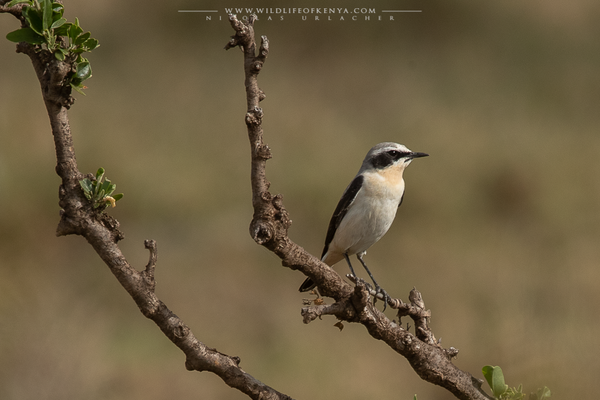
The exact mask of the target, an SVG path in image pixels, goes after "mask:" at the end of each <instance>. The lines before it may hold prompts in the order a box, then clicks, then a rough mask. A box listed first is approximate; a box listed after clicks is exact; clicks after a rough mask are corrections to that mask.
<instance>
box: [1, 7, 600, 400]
mask: <svg viewBox="0 0 600 400" xmlns="http://www.w3.org/2000/svg"><path fill="white" fill-rule="evenodd" d="M65 3H66V4H65V7H66V16H67V18H68V19H69V20H73V19H74V18H75V17H78V18H79V19H80V21H81V24H82V26H83V27H84V29H86V30H90V31H91V32H92V34H93V36H94V37H96V38H97V39H98V40H99V41H100V43H101V47H99V48H98V49H97V50H95V51H94V52H93V53H91V54H89V59H90V61H91V63H92V67H93V72H94V73H93V78H92V79H91V80H89V81H87V86H89V89H87V90H86V93H87V96H85V97H84V96H81V95H79V94H75V96H76V97H77V102H76V104H75V105H74V107H73V108H72V110H71V112H70V118H71V124H72V130H73V134H74V140H75V146H76V147H75V148H76V153H77V157H78V162H79V166H80V169H81V170H82V171H83V172H86V173H87V172H94V171H95V170H96V169H97V168H98V167H101V166H102V167H104V168H105V169H106V170H107V175H108V177H109V178H110V179H111V180H112V181H113V182H115V183H117V186H118V188H117V191H118V192H124V193H125V197H124V199H123V200H122V201H121V202H119V204H118V207H117V208H116V209H114V210H110V211H109V212H110V213H111V214H112V215H114V216H115V217H116V218H117V219H118V220H119V221H120V222H121V227H122V230H123V231H124V233H125V235H126V239H125V240H124V241H123V242H122V249H123V251H124V253H125V255H126V257H128V260H129V261H130V262H131V263H132V264H133V265H135V266H137V267H138V268H140V269H141V268H142V267H143V266H144V265H145V263H146V262H147V257H148V254H147V251H145V250H144V247H143V240H144V239H149V238H152V239H156V240H157V241H158V246H159V262H158V267H157V272H156V273H157V281H158V286H157V293H158V295H159V296H160V298H161V299H162V300H163V301H164V302H165V303H166V304H167V305H168V306H169V307H170V308H171V309H172V310H173V311H174V312H175V313H176V314H178V315H179V316H180V317H182V318H183V320H184V321H185V322H186V323H187V324H188V325H189V326H190V327H191V328H192V330H193V331H194V333H195V334H196V336H197V337H198V338H199V339H200V340H201V341H203V342H204V343H206V344H207V345H209V346H211V347H216V348H217V349H219V350H220V351H223V352H225V353H227V354H231V355H237V356H240V357H241V359H242V364H241V365H242V367H243V368H244V369H245V370H246V371H248V372H249V373H251V374H252V375H253V376H255V377H256V378H258V379H260V380H262V381H263V382H265V383H266V384H268V385H270V386H272V387H274V388H276V389H278V390H280V391H282V392H284V393H287V394H288V395H291V396H293V397H295V398H312V399H331V398H339V399H366V398H381V399H412V398H413V395H414V394H418V397H419V399H420V400H421V399H442V400H443V399H450V398H452V396H450V395H449V394H448V393H447V392H445V391H444V390H443V389H440V388H438V387H435V386H433V385H431V384H428V383H425V382H423V381H421V380H420V379H419V378H418V376H417V375H416V374H415V373H414V372H413V371H412V369H411V368H410V366H409V365H408V363H407V362H406V360H404V359H403V358H402V357H400V356H399V355H397V354H395V353H393V352H392V351H391V350H390V349H389V348H388V347H387V346H386V345H384V344H383V343H381V342H377V341H375V340H373V339H371V338H370V337H369V336H368V334H367V332H366V330H365V329H364V327H362V326H355V325H350V324H346V326H345V329H344V330H343V331H341V332H340V331H339V330H338V329H337V328H336V327H334V326H333V325H334V323H335V322H336V321H335V320H334V319H333V318H324V319H323V320H322V321H315V322H313V323H311V324H309V325H304V324H303V323H302V320H301V317H300V308H301V307H302V298H303V297H306V296H305V294H300V293H298V292H297V287H298V286H299V285H300V283H301V282H302V280H303V279H304V278H303V276H302V275H301V274H300V273H299V272H294V271H290V270H288V269H285V268H282V267H281V266H280V262H279V260H278V259H277V258H276V257H275V256H274V255H272V254H270V253H269V252H268V251H267V250H265V249H263V248H262V247H259V246H257V245H256V244H254V242H253V241H252V239H251V238H250V236H249V234H248V224H249V222H250V219H251V215H252V210H251V204H250V187H249V179H248V178H249V146H248V141H247V137H246V132H245V125H244V114H245V94H244V85H243V71H242V55H241V53H240V52H239V50H238V49H233V50H230V51H227V52H226V51H224V50H223V47H224V45H225V44H226V43H227V41H228V39H229V36H230V35H231V34H232V33H233V31H232V29H231V27H230V25H229V23H228V22H227V20H226V14H225V10H224V9H225V7H235V6H238V7H239V6H240V4H236V2H232V3H227V4H225V3H223V2H220V3H219V2H211V1H199V0H176V1H171V2H159V1H154V0H148V1H145V2H119V1H115V0H101V1H93V2H90V1H82V0H67V1H65ZM246 4H247V5H249V6H250V7H265V6H269V7H273V8H275V7H290V8H291V7H321V8H325V7H327V8H329V7H339V4H337V3H336V2H327V1H324V0H319V1H304V2H301V3H293V2H289V1H288V2H285V3H278V2H274V1H273V2H266V1H263V0H256V1H254V2H252V3H246ZM346 4H347V5H346V7H348V8H350V9H352V8H354V7H371V8H373V7H374V8H376V10H377V13H376V14H374V15H373V16H372V17H371V20H370V21H365V20H364V15H362V14H359V15H358V18H357V19H358V20H357V21H352V20H351V15H345V19H344V21H340V20H339V17H340V15H339V14H333V15H331V17H332V20H331V21H327V20H325V21H323V20H322V19H323V18H321V20H320V21H314V16H315V14H312V15H308V16H307V17H308V18H307V20H306V21H303V20H302V18H301V16H300V15H289V14H288V15H284V20H283V21H281V20H280V19H279V17H280V15H273V17H274V18H273V20H271V21H269V20H268V19H267V18H266V15H264V16H263V17H262V18H261V19H260V20H259V21H258V22H257V25H256V30H257V34H258V35H267V36H268V37H269V39H270V42H271V53H270V55H269V58H268V60H267V63H266V64H265V67H264V69H263V72H262V73H261V75H260V86H261V88H262V89H263V90H264V91H265V93H266V94H267V98H266V100H265V101H264V102H263V103H262V105H263V109H264V111H265V119H264V130H265V141H266V142H267V143H268V144H269V145H270V147H271V149H272V151H273V156H274V157H273V159H272V160H271V161H269V163H268V178H269V179H270V181H271V182H272V187H271V191H272V192H273V193H282V194H283V195H284V203H285V206H286V207H287V209H288V210H289V212H290V214H291V218H292V219H293V225H292V228H291V230H290V236H291V238H292V239H293V240H295V241H296V242H297V243H299V244H300V245H301V246H303V247H305V248H306V249H307V250H309V251H311V252H312V253H313V254H316V255H319V254H320V252H321V249H322V244H323V241H324V237H325V231H326V228H327V225H328V222H329V218H330V216H331V213H332V211H333V209H334V207H335V205H336V203H337V201H338V199H339V196H340V195H341V193H342V191H343V190H344V188H345V186H346V185H347V184H348V182H349V181H350V180H351V179H352V177H353V176H354V174H355V173H356V171H357V170H358V168H359V166H360V163H361V161H362V158H363V157H364V155H365V154H366V152H367V150H368V149H369V148H370V147H371V146H372V145H374V144H376V143H378V142H382V141H397V142H400V143H403V144H406V145H407V146H408V147H409V148H411V149H413V150H415V151H424V152H427V153H429V154H431V157H428V158H426V159H421V160H417V161H415V162H414V163H413V164H412V165H411V166H410V168H409V169H408V171H407V173H406V176H405V177H406V181H407V193H406V196H405V201H404V204H403V206H402V207H401V208H400V210H399V214H398V217H397V220H396V222H395V224H394V225H393V226H392V228H391V230H390V232H389V233H388V234H387V236H385V238H383V239H382V240H381V241H380V242H379V243H377V244H376V245H375V246H373V247H372V248H371V250H370V251H369V254H368V256H367V260H368V262H369V265H370V267H371V270H372V271H373V272H374V274H375V275H376V276H377V277H378V280H379V282H380V283H382V285H383V286H384V287H385V288H386V289H387V290H388V292H390V293H391V294H392V295H394V296H396V297H401V298H403V299H407V297H408V293H409V291H410V289H412V287H413V286H416V287H417V288H418V289H419V290H420V291H421V292H422V293H423V296H424V299H425V302H426V305H427V307H428V308H430V309H431V310H432V313H433V318H432V321H431V326H432V328H433V330H434V332H435V334H436V336H437V337H438V338H439V337H441V338H442V344H443V345H444V346H445V347H450V346H454V347H456V348H458V349H460V354H459V356H458V359H457V360H456V361H455V362H456V365H458V366H459V367H460V368H462V369H464V370H467V371H469V372H471V373H472V374H473V375H475V376H476V377H480V378H481V377H482V376H481V372H480V371H481V368H482V367H483V366H484V365H486V364H491V365H500V366H501V367H502V368H503V370H504V373H505V376H506V379H507V382H508V383H509V384H510V385H512V386H517V385H519V384H523V385H524V389H525V391H527V392H530V391H535V389H536V388H538V387H541V386H544V385H547V386H549V387H550V388H551V390H552V392H553V396H552V398H556V399H584V398H594V397H595V396H596V395H597V394H596V389H595V384H594V382H593V381H590V378H592V377H593V376H594V372H593V371H597V370H598V369H599V368H600V360H599V357H600V346H599V345H598V340H597V339H598V335H600V322H599V321H600V320H599V318H598V306H599V305H600V272H599V271H598V265H599V261H600V205H599V203H600V163H599V162H598V159H599V158H598V155H599V154H600V135H599V133H600V132H599V126H600V112H599V109H600V74H599V71H600V40H599V39H600V24H598V19H599V18H600V3H598V2H597V1H595V0H574V1H571V2H564V1H560V0H544V1H533V0H530V1H496V2H485V3H475V2H469V1H463V0H457V1H453V2H446V1H439V0H433V1H427V2H419V1H412V0H405V1H404V0H403V1H401V2H399V1H387V2H385V1H380V2H368V3H365V2H347V3H346ZM182 9H217V10H218V13H212V14H210V15H211V17H212V19H211V20H210V21H207V20H206V17H207V15H208V14H200V13H178V10H182ZM389 9H421V10H422V13H402V14H400V13H396V14H386V13H383V12H381V10H389ZM240 15H241V14H240ZM390 15H393V17H394V21H389V16H390ZM378 16H382V21H378V20H377V17H378ZM17 28H18V22H17V21H16V20H15V19H14V18H13V17H12V16H10V15H6V14H3V15H0V34H1V36H2V40H0V398H2V399H36V400H43V399H48V400H53V399H61V400H63V399H91V400H95V399H103V400H104V399H107V400H117V399H148V400H151V399H165V398H178V399H217V400H220V399H244V398H246V397H245V396H244V395H242V394H241V393H239V392H237V391H235V390H233V389H230V388H229V387H227V386H226V385H225V384H223V383H222V382H221V381H220V379H219V378H218V377H216V376H214V375H212V374H210V373H193V372H188V371H186V370H185V368H184V357H183V355H182V353H181V352H180V351H179V350H178V349H177V348H176V347H175V346H174V345H172V344H171V343H170V342H169V341H168V340H167V339H166V338H165V337H164V336H163V335H162V334H161V333H160V331H159V330H158V329H157V328H156V326H154V325H153V323H152V322H150V321H148V320H146V319H145V318H144V317H143V316H142V315H141V314H140V313H139V311H138V310H137V308H136V306H135V304H134V303H133V301H132V300H131V299H130V298H129V297H128V295H127V294H126V293H125V291H124V290H123V289H122V288H121V287H120V286H119V285H118V283H117V281H116V280H115V279H114V277H113V276H112V275H111V273H110V271H109V270H108V269H107V268H106V266H104V265H103V264H102V262H101V261H100V259H99V258H98V257H97V255H96V254H95V253H94V252H93V251H92V249H91V248H90V246H88V245H87V243H86V242H85V240H84V239H82V238H81V237H62V238H56V237H55V235H54V232H55V228H56V225H57V223H58V220H59V208H58V204H57V191H58V185H59V179H58V177H57V176H56V174H55V173H54V165H55V158H54V149H53V142H52V137H51V135H50V128H49V123H48V120H47V116H46V112H45V109H44V107H43V103H42V100H41V96H40V90H39V84H38V82H37V81H36V79H35V76H34V72H33V69H32V67H31V64H30V62H29V60H28V58H27V57H26V56H24V55H21V54H15V52H14V44H12V43H10V42H8V41H7V40H4V39H3V37H4V35H6V33H8V32H10V31H12V30H14V29H17ZM337 269H338V271H340V272H344V273H346V267H345V266H343V265H340V266H339V267H338V268H337ZM387 314H388V316H389V317H390V318H393V313H392V312H391V311H387ZM405 322H406V321H405ZM592 379H593V378H592Z"/></svg>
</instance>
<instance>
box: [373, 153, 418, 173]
mask: <svg viewBox="0 0 600 400" xmlns="http://www.w3.org/2000/svg"><path fill="white" fill-rule="evenodd" d="M409 154H410V152H405V151H398V150H388V151H385V152H382V153H379V154H377V155H376V156H375V157H373V167H375V168H377V169H381V168H385V167H389V166H390V165H392V164H393V163H394V162H396V161H398V160H399V159H401V158H402V157H406V156H407V155H409Z"/></svg>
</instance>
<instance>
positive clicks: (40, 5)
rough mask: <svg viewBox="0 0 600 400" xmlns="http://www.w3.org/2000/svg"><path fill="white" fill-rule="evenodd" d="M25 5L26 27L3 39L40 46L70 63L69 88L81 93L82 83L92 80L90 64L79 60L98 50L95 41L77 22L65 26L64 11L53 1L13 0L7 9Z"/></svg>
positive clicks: (83, 87)
mask: <svg viewBox="0 0 600 400" xmlns="http://www.w3.org/2000/svg"><path fill="white" fill-rule="evenodd" d="M22 3H26V4H25V6H24V7H23V9H22V14H23V18H24V19H25V21H26V22H27V25H28V26H27V27H24V28H21V29H17V30H16V31H12V32H9V33H8V34H7V35H6V38H7V39H8V40H10V41H12V42H17V43H18V42H26V43H29V44H32V45H37V46H40V47H41V48H42V49H46V50H48V51H50V52H51V53H52V54H54V57H56V59H58V60H60V61H64V60H67V61H69V62H72V63H73V64H74V67H75V73H74V74H73V75H72V76H71V79H70V82H69V83H70V84H71V86H72V87H73V88H74V89H75V90H77V91H78V92H79V93H81V94H84V93H83V91H82V90H83V89H85V86H83V81H85V80H86V79H88V78H90V77H91V76H92V68H91V66H90V62H89V61H88V60H87V59H86V58H85V57H83V56H82V54H83V53H85V52H90V51H92V50H94V49H95V48H97V47H98V46H99V44H98V40H96V39H94V38H92V37H91V33H90V32H84V31H83V29H82V28H81V26H79V20H78V19H77V18H75V22H67V20H66V19H65V18H64V17H63V13H64V7H63V5H62V4H60V3H56V2H52V0H12V1H11V2H10V3H8V4H7V6H8V7H11V6H14V5H16V4H22Z"/></svg>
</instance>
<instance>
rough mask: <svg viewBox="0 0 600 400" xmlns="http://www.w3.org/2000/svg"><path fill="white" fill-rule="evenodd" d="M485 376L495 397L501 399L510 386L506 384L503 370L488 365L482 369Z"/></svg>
mask: <svg viewBox="0 0 600 400" xmlns="http://www.w3.org/2000/svg"><path fill="white" fill-rule="evenodd" d="M482 372H483V376H485V379H486V380H487V382H488V384H489V385H490V388H491V389H492V393H493V394H494V397H500V396H501V395H502V394H503V393H504V392H506V390H507V389H508V385H507V384H506V383H505V382H504V374H503V373H502V368H500V367H492V366H491V365H486V366H485V367H483V368H482Z"/></svg>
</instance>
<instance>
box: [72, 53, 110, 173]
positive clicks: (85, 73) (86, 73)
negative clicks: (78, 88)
mask: <svg viewBox="0 0 600 400" xmlns="http://www.w3.org/2000/svg"><path fill="white" fill-rule="evenodd" d="M91 76H92V67H91V66H90V63H89V62H88V61H84V62H82V63H79V64H77V69H76V71H75V78H76V79H77V80H78V81H79V82H83V81H85V80H86V79H88V78H89V77H91ZM102 171H104V170H102Z"/></svg>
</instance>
